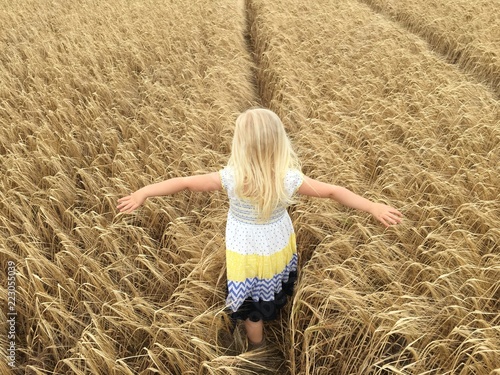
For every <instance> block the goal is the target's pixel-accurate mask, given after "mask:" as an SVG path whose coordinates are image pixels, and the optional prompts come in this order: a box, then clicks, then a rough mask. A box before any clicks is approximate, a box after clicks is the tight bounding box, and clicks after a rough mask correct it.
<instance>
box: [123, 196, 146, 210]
mask: <svg viewBox="0 0 500 375" xmlns="http://www.w3.org/2000/svg"><path fill="white" fill-rule="evenodd" d="M145 200H146V197H145V196H143V195H142V194H141V193H140V192H138V191H136V192H135V193H132V194H130V195H128V196H126V197H123V198H120V199H118V206H117V208H118V209H119V210H120V212H125V213H131V212H132V211H134V210H135V209H136V208H138V207H139V206H140V205H142V204H143V203H144V201H145Z"/></svg>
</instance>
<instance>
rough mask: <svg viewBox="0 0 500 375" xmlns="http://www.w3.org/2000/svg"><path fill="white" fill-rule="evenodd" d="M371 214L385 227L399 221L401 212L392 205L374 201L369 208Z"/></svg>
mask: <svg viewBox="0 0 500 375" xmlns="http://www.w3.org/2000/svg"><path fill="white" fill-rule="evenodd" d="M370 213H371V214H372V216H373V217H374V218H375V219H377V220H378V221H380V222H381V223H382V224H384V225H385V226H386V227H389V226H391V225H396V224H399V223H401V220H402V218H403V214H402V213H401V212H399V211H398V210H396V209H395V208H394V207H391V206H388V205H386V204H383V203H374V204H373V206H372V209H371V210H370Z"/></svg>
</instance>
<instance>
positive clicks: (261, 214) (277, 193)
mask: <svg viewBox="0 0 500 375" xmlns="http://www.w3.org/2000/svg"><path fill="white" fill-rule="evenodd" d="M228 165H230V166H231V167H232V168H233V170H234V176H235V194H236V195H237V196H238V197H240V198H242V199H246V200H248V201H250V202H251V203H252V204H254V205H255V206H256V209H257V212H258V218H259V220H261V221H266V220H267V219H269V217H270V216H271V214H272V213H273V211H274V210H275V209H276V208H277V207H280V206H282V207H286V206H288V205H290V204H291V203H293V200H292V199H291V197H290V196H289V194H288V193H287V191H286V190H285V185H284V178H285V174H286V172H287V170H288V169H289V168H296V169H299V170H300V165H299V161H298V158H297V155H296V154H295V152H294V150H293V148H292V145H291V143H290V140H289V138H288V136H287V134H286V131H285V128H284V126H283V123H282V122H281V120H280V118H279V117H278V115H276V114H275V113H274V112H272V111H270V110H268V109H263V108H253V109H249V110H247V111H245V112H243V113H242V114H240V115H239V116H238V118H237V120H236V127H235V130H234V137H233V145H232V150H231V157H230V159H229V162H228Z"/></svg>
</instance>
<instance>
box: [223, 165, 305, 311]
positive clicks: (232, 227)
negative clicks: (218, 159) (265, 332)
mask: <svg viewBox="0 0 500 375" xmlns="http://www.w3.org/2000/svg"><path fill="white" fill-rule="evenodd" d="M220 177H221V182H222V186H223V188H224V189H225V190H226V192H227V195H228V198H229V212H228V216H227V224H226V263H227V287H228V296H227V301H226V304H227V307H228V308H229V309H230V310H231V313H232V314H231V315H232V317H233V318H235V319H247V318H248V319H250V320H252V321H258V320H261V319H262V320H273V319H275V318H276V317H277V312H278V311H279V309H280V308H281V307H283V306H284V305H285V303H286V301H287V296H289V295H291V294H292V293H293V285H294V283H295V280H296V278H297V247H296V241H295V231H294V229H293V226H292V221H291V219H290V216H289V215H288V211H287V208H286V207H278V208H276V209H275V210H274V211H273V213H272V214H271V216H270V218H269V219H268V220H267V221H266V222H260V221H259V220H258V218H257V216H258V214H257V211H256V209H255V207H254V205H253V204H251V203H250V202H248V201H245V200H244V199H240V198H239V197H237V196H236V194H235V192H234V189H235V178H234V171H233V169H232V168H231V167H226V168H224V169H223V170H221V171H220ZM302 181H303V175H302V173H301V172H300V171H299V170H296V169H289V170H288V171H287V173H286V175H285V178H284V186H285V190H286V192H287V193H288V194H289V196H290V197H292V196H293V195H294V194H295V192H296V191H297V189H298V188H299V187H300V185H301V184H302Z"/></svg>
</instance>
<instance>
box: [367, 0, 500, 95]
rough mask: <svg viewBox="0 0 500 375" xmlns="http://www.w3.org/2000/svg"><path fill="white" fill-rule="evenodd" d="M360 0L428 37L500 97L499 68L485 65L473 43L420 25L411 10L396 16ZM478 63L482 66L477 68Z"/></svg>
mask: <svg viewBox="0 0 500 375" xmlns="http://www.w3.org/2000/svg"><path fill="white" fill-rule="evenodd" d="M358 1H359V2H360V3H361V4H365V5H367V6H368V7H370V9H371V10H372V11H373V12H375V13H377V14H380V15H381V16H382V17H384V18H385V19H387V20H388V21H390V22H392V23H396V24H398V25H400V26H401V27H403V28H404V29H405V30H407V31H408V32H409V33H411V34H413V35H416V36H418V37H419V38H420V39H422V40H424V41H425V42H426V43H427V45H428V46H429V49H430V50H431V51H432V52H434V53H435V54H437V55H439V56H441V57H442V58H443V60H444V61H446V62H447V63H448V64H450V65H452V66H453V67H455V68H456V69H458V70H460V71H461V72H462V73H463V74H464V75H465V76H467V77H469V80H470V81H474V82H476V83H479V84H482V85H484V86H485V87H486V88H487V89H488V90H489V91H490V92H491V93H492V94H493V96H494V97H495V98H496V99H499V98H500V72H498V71H497V70H498V69H494V68H493V70H490V69H486V68H484V67H483V66H482V62H481V61H480V59H479V57H478V56H480V55H481V54H480V51H476V50H475V48H473V47H472V48H469V46H467V47H465V48H464V47H461V46H460V45H459V44H458V43H457V42H456V41H454V40H453V39H450V38H448V37H447V36H446V35H442V33H440V32H438V31H435V30H432V28H426V29H422V28H421V27H419V21H418V20H415V19H414V18H412V16H411V15H409V14H405V13H399V14H398V15H397V16H396V15H394V14H391V12H389V11H388V10H387V9H385V8H384V7H382V6H380V5H378V4H376V3H375V2H373V1H372V0H358ZM424 30H425V31H424ZM477 67H480V68H479V69H477Z"/></svg>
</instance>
